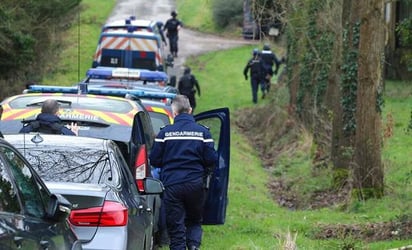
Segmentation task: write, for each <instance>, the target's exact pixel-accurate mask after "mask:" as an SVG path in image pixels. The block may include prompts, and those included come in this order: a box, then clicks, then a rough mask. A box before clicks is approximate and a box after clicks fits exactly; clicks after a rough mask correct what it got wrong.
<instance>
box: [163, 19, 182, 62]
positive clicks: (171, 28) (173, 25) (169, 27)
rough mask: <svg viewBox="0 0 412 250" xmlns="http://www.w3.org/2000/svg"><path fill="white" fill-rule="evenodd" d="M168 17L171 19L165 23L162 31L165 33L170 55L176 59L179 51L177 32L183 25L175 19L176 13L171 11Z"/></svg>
mask: <svg viewBox="0 0 412 250" xmlns="http://www.w3.org/2000/svg"><path fill="white" fill-rule="evenodd" d="M170 15H171V16H172V17H171V18H170V19H168V20H167V21H166V23H165V25H164V27H163V30H164V31H166V36H167V38H169V46H170V47H169V48H170V53H171V54H172V55H173V56H174V57H177V52H178V50H179V48H178V43H177V41H178V40H179V30H180V29H181V28H182V26H183V24H182V22H181V21H180V20H179V19H177V12H176V11H172V12H171V13H170Z"/></svg>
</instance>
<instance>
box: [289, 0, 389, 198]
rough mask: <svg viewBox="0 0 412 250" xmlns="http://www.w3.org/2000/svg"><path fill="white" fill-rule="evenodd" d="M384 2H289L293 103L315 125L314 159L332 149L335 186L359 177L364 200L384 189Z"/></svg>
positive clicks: (310, 126)
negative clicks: (381, 109)
mask: <svg viewBox="0 0 412 250" xmlns="http://www.w3.org/2000/svg"><path fill="white" fill-rule="evenodd" d="M383 1H384V0H365V1H357V0H340V1H339V0H338V1H330V0H290V1H283V4H284V5H283V6H285V7H284V9H285V10H286V12H287V17H288V18H287V21H288V25H287V29H288V30H287V34H288V65H287V68H288V70H289V72H288V76H289V88H290V104H291V106H292V107H296V111H297V114H298V117H299V118H300V119H301V121H302V124H304V125H305V126H306V127H307V128H308V130H309V131H313V138H314V142H315V143H316V147H317V149H316V151H315V154H314V156H313V158H314V162H315V161H316V157H318V156H319V155H321V154H324V155H323V156H325V155H326V157H327V156H330V159H331V160H332V161H331V162H332V163H333V169H334V170H335V176H334V178H335V179H334V180H335V187H341V186H342V185H343V184H345V183H347V180H349V179H352V180H353V182H352V183H353V185H352V186H353V188H354V189H355V192H354V194H357V195H358V198H360V199H366V198H370V197H380V196H381V195H382V194H383V166H382V162H381V137H380V134H381V116H380V105H381V103H382V101H381V100H382V99H381V98H382V95H381V87H382V85H383V84H382V82H383V67H382V65H383V64H382V62H383V52H384V35H385V31H384V27H385V26H384V23H383V13H384V12H383V6H384V5H383V4H384V2H383ZM337 13H338V14H337ZM331 34H333V35H331ZM331 41H333V42H331ZM328 55H329V56H328ZM331 58H332V60H331ZM325 83H327V86H326V88H325ZM330 114H332V119H330V117H331V116H330ZM330 125H332V131H331V132H330V131H329V130H328V129H327V126H330ZM322 126H324V127H326V128H322ZM325 138H328V140H329V141H330V144H327V143H324V141H325ZM327 146H329V148H328V147H327ZM325 150H326V151H325ZM324 158H325V157H322V159H324ZM350 173H352V174H353V175H352V176H350Z"/></svg>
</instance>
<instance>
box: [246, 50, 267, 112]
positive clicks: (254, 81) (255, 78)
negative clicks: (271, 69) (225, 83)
mask: <svg viewBox="0 0 412 250" xmlns="http://www.w3.org/2000/svg"><path fill="white" fill-rule="evenodd" d="M252 55H253V56H252V58H251V59H249V61H248V62H247V64H246V66H245V68H244V69H243V75H244V76H245V79H246V80H247V79H248V72H249V71H250V84H251V87H252V101H253V103H254V104H256V103H257V93H258V89H259V85H260V84H261V82H262V81H263V80H264V79H263V78H264V68H263V62H262V59H261V58H260V55H259V50H258V49H253V52H252ZM262 97H264V96H262Z"/></svg>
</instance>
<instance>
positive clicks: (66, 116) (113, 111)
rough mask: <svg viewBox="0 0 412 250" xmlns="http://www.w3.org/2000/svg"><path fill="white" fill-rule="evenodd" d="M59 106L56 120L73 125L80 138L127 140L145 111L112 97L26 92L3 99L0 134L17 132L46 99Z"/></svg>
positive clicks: (38, 111) (140, 106)
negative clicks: (77, 126)
mask: <svg viewBox="0 0 412 250" xmlns="http://www.w3.org/2000/svg"><path fill="white" fill-rule="evenodd" d="M50 98H52V99H55V100H57V101H58V102H59V103H60V110H59V117H60V119H61V120H62V121H63V123H70V122H77V123H78V125H79V126H80V130H79V133H80V135H84V136H90V137H95V138H107V139H111V140H115V141H123V142H128V141H130V137H131V130H132V125H133V119H134V116H135V115H136V114H137V113H139V112H147V111H146V109H145V108H144V106H143V105H142V104H141V103H139V102H136V101H133V100H129V99H126V98H120V97H115V96H99V95H75V94H64V93H30V94H21V95H16V96H12V97H9V98H7V99H6V100H4V101H3V102H2V103H1V105H2V107H3V115H2V122H1V123H0V131H2V132H3V134H10V133H18V132H19V130H20V129H21V127H22V126H23V121H26V122H29V121H31V120H34V119H35V118H36V116H37V114H39V113H40V112H41V104H42V102H43V101H44V100H46V99H50Z"/></svg>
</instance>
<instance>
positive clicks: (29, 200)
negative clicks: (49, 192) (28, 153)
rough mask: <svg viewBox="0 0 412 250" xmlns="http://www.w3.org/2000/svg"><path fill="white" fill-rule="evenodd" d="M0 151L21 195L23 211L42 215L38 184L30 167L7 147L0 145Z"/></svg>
mask: <svg viewBox="0 0 412 250" xmlns="http://www.w3.org/2000/svg"><path fill="white" fill-rule="evenodd" d="M0 152H1V153H2V155H3V156H4V160H5V161H6V162H7V164H8V165H9V167H10V170H11V174H12V175H13V177H14V181H15V183H16V186H17V188H18V190H19V194H20V195H21V197H20V200H21V203H22V206H23V210H24V212H25V213H27V214H29V215H32V216H35V217H43V216H44V212H45V209H44V206H43V199H42V195H41V193H40V191H39V186H38V184H37V181H36V179H35V177H34V176H33V174H32V172H31V170H30V168H29V167H28V166H27V164H26V163H25V162H24V161H23V160H22V159H21V158H20V156H19V155H18V154H17V153H16V152H14V151H13V150H11V149H10V148H7V147H1V148H0Z"/></svg>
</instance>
